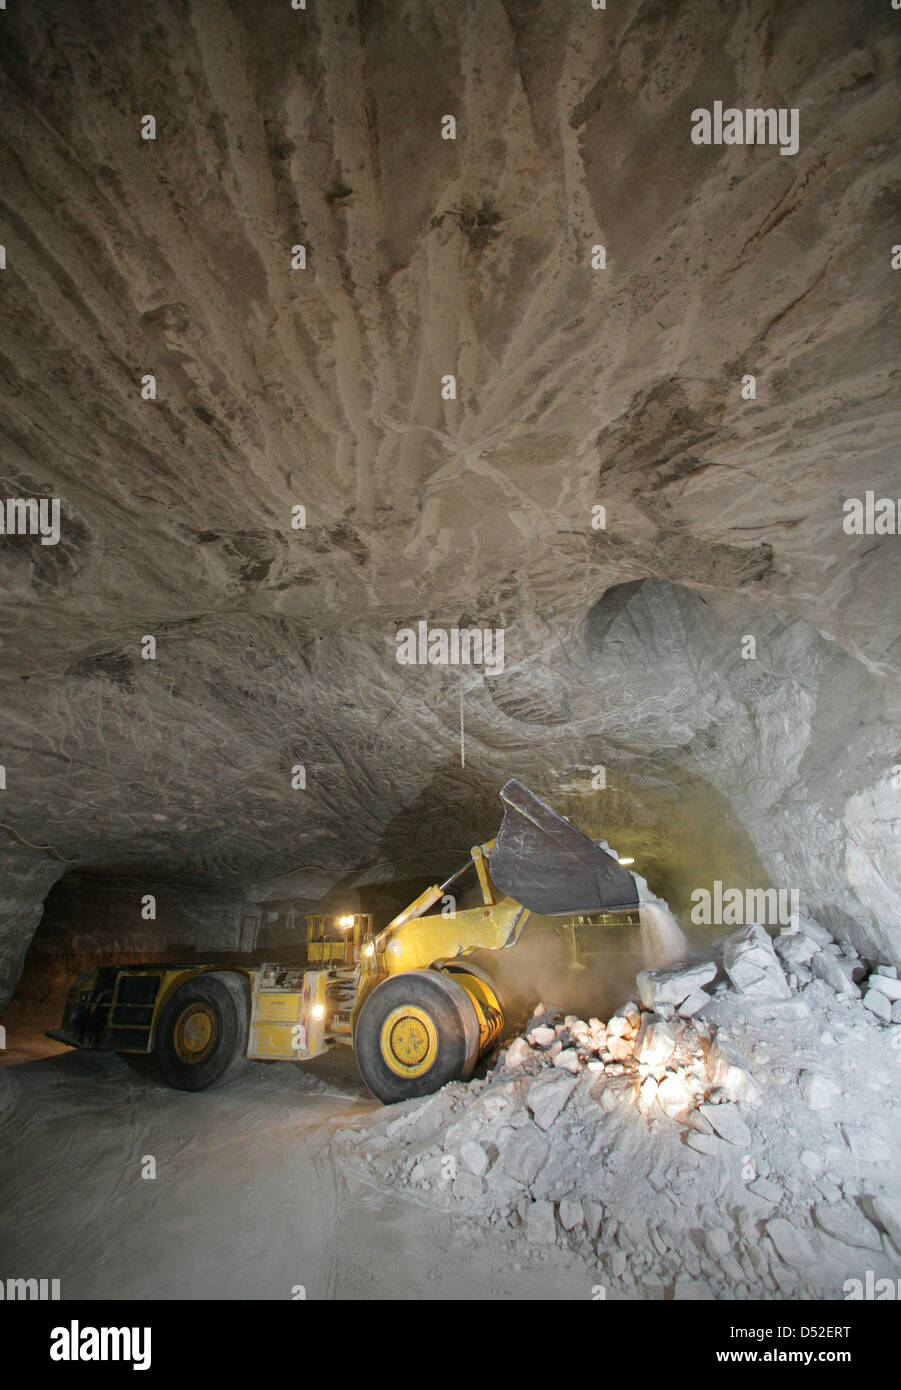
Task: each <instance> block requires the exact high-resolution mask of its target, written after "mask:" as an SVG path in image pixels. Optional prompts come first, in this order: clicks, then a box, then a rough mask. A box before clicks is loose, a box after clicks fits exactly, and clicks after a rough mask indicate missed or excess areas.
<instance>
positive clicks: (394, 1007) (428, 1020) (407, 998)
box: [354, 970, 479, 1105]
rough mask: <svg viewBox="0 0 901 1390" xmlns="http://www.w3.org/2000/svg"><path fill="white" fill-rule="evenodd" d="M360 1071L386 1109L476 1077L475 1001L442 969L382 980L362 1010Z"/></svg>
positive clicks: (357, 1035) (356, 1046)
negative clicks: (449, 1084) (473, 1070)
mask: <svg viewBox="0 0 901 1390" xmlns="http://www.w3.org/2000/svg"><path fill="white" fill-rule="evenodd" d="M354 1052H355V1053H356V1058H357V1066H358V1067H359V1069H360V1075H361V1076H362V1078H363V1080H364V1081H365V1082H366V1085H367V1086H368V1087H369V1089H370V1091H372V1093H373V1095H374V1096H377V1097H378V1099H379V1100H380V1101H383V1102H384V1103H385V1104H386V1105H390V1104H393V1103H394V1102H396V1101H400V1100H409V1099H411V1097H414V1096H426V1095H429V1094H430V1093H431V1092H432V1091H437V1090H439V1089H440V1088H441V1087H442V1086H444V1085H446V1083H447V1082H448V1081H459V1080H460V1079H461V1078H464V1079H465V1078H466V1077H469V1076H471V1075H472V1069H473V1067H474V1066H475V1064H476V1061H477V1059H478V1055H479V1025H478V1020H477V1018H476V1013H475V1009H474V1008H473V1004H472V1000H471V999H470V998H469V996H468V994H467V993H466V990H465V989H463V987H462V985H459V984H457V982H456V980H452V979H450V978H449V977H448V976H447V975H442V974H441V973H440V972H439V971H437V970H410V971H407V972H406V973H404V974H402V975H393V976H392V977H391V978H390V979H388V980H385V981H383V983H382V984H380V985H378V986H377V987H376V988H375V989H374V990H373V991H372V993H371V994H370V996H369V998H368V999H367V1000H366V1002H365V1003H364V1005H363V1007H362V1009H361V1010H360V1016H359V1018H358V1019H357V1027H356V1032H355V1034H354Z"/></svg>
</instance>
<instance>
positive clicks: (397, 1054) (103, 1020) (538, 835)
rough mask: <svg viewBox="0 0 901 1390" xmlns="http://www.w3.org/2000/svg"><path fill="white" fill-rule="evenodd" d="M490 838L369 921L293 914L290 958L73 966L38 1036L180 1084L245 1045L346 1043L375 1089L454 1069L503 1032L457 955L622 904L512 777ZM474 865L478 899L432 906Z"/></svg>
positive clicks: (432, 1081) (618, 882) (293, 1048)
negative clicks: (57, 1012)
mask: <svg viewBox="0 0 901 1390" xmlns="http://www.w3.org/2000/svg"><path fill="white" fill-rule="evenodd" d="M500 795H501V801H502V803H503V806H504V817H503V821H502V823H501V827H500V830H499V831H498V833H497V836H496V837H495V839H494V840H490V841H489V842H488V843H487V844H483V845H476V846H474V848H473V850H472V857H471V858H470V859H469V860H468V861H467V863H466V864H464V865H463V867H462V868H461V869H459V870H458V872H457V873H455V874H454V875H452V877H451V878H449V879H448V880H447V882H446V883H442V884H440V885H437V884H436V885H434V886H433V887H431V888H428V889H426V891H425V892H424V893H422V894H421V895H420V896H419V897H418V898H417V899H416V900H415V902H412V903H410V905H409V906H408V907H406V908H405V909H404V911H403V912H401V913H399V914H398V915H397V916H396V917H395V918H394V919H393V920H392V921H391V922H389V923H388V925H387V927H385V928H384V930H383V931H380V932H378V933H377V934H373V932H372V922H371V918H370V917H364V916H360V915H348V916H346V917H343V918H339V919H338V920H337V923H336V922H335V919H332V918H326V917H323V916H317V917H311V918H308V919H307V926H308V945H307V960H306V964H305V965H304V966H302V967H294V966H282V965H274V964H266V965H258V966H257V965H254V966H251V965H238V964H236V965H228V966H222V965H115V966H98V967H95V968H93V969H90V970H86V971H84V972H83V973H82V974H81V975H80V976H79V978H78V980H77V981H76V982H75V985H74V987H73V988H72V990H71V991H70V993H69V998H68V1002H67V1004H66V1009H65V1013H64V1016H63V1021H62V1026H61V1027H60V1028H58V1029H53V1030H51V1031H50V1032H48V1034H47V1036H48V1037H50V1038H54V1039H56V1040H57V1041H58V1042H64V1043H67V1044H69V1045H70V1046H72V1047H80V1048H96V1049H103V1050H107V1051H113V1052H118V1053H119V1054H120V1055H121V1056H122V1057H123V1058H125V1059H126V1060H128V1061H130V1062H132V1063H133V1064H135V1065H137V1066H139V1067H140V1066H145V1067H148V1068H151V1069H152V1070H154V1071H155V1072H156V1073H157V1074H158V1075H160V1076H161V1077H162V1078H163V1080H165V1081H167V1082H168V1083H169V1085H171V1086H174V1087H177V1088H178V1089H179V1090H185V1091H200V1090H205V1089H206V1088H207V1087H209V1086H218V1085H221V1084H222V1083H223V1082H225V1081H228V1080H229V1079H230V1078H231V1077H232V1076H234V1075H235V1074H236V1072H237V1071H239V1070H240V1069H241V1067H242V1066H243V1064H244V1062H245V1060H246V1059H248V1058H250V1059H255V1060H264V1061H271V1060H274V1059H279V1058H281V1059H285V1060H293V1061H305V1060H308V1059H309V1058H311V1057H318V1056H319V1055H320V1054H321V1053H323V1052H325V1051H327V1050H328V1049H329V1048H330V1047H333V1046H335V1045H337V1044H342V1043H343V1044H347V1045H351V1046H353V1049H354V1052H355V1054H356V1059H357V1065H358V1067H359V1070H360V1073H361V1075H362V1077H363V1080H364V1081H365V1082H366V1085H367V1086H368V1087H369V1089H370V1090H371V1091H372V1092H373V1094H374V1095H376V1096H377V1097H378V1098H379V1100H381V1101H384V1102H386V1103H387V1102H393V1101H399V1100H406V1099H408V1098H409V1097H411V1096H422V1095H426V1094H428V1093H429V1092H431V1091H435V1090H438V1088H439V1087H441V1086H443V1085H445V1084H446V1083H447V1082H448V1081H454V1080H461V1079H462V1080H466V1079H468V1078H469V1077H470V1076H471V1075H472V1072H473V1070H474V1068H475V1066H476V1063H477V1062H478V1060H479V1057H481V1056H483V1055H484V1054H485V1053H486V1052H487V1051H489V1050H490V1049H491V1047H492V1046H493V1045H494V1044H495V1043H496V1042H497V1040H498V1039H499V1038H500V1037H501V1035H502V1033H503V1029H504V1024H505V1018H504V1010H503V1007H502V1004H501V1001H500V998H499V997H498V991H497V988H496V986H495V985H494V984H493V983H492V980H491V978H490V977H489V975H488V974H487V973H486V972H485V971H484V970H482V969H481V968H480V967H479V966H478V965H477V964H476V963H475V962H474V961H472V960H470V959H469V957H470V955H471V953H472V952H473V951H476V950H479V949H482V950H490V951H499V950H503V949H504V948H506V947H508V946H513V945H515V943H516V942H517V940H518V939H519V937H520V934H521V933H522V929H523V927H524V926H525V923H526V920H527V918H528V917H529V915H530V913H533V912H534V913H536V914H540V915H542V916H554V917H571V916H573V915H576V916H584V915H586V914H591V913H599V912H600V913H611V912H612V913H620V912H632V913H634V912H635V911H636V909H637V908H638V905H639V898H638V890H637V887H636V883H635V879H634V878H633V876H632V874H630V873H629V872H628V870H626V869H624V868H622V867H621V866H620V864H619V863H618V861H617V860H616V859H614V858H613V857H612V855H610V854H608V853H607V852H606V851H605V850H603V849H601V848H600V846H598V845H596V844H595V843H594V841H593V840H589V839H588V838H587V837H586V836H585V835H583V834H582V833H581V831H579V830H577V829H576V828H575V826H573V825H571V824H570V822H569V821H568V820H566V819H564V818H563V817H562V816H559V815H558V814H557V812H556V811H554V810H553V809H552V808H551V807H550V806H548V805H547V803H546V802H544V801H542V800H541V798H540V797H538V796H536V795H535V794H534V792H531V791H529V789H528V788H527V787H524V786H523V785H522V783H520V782H517V781H515V780H511V781H509V782H507V783H506V785H505V786H504V787H503V789H502V790H501V794H500ZM471 867H474V868H475V871H476V874H477V876H478V883H479V888H480V889H481V898H482V902H481V904H480V906H478V907H473V908H468V909H465V910H462V911H459V912H455V913H451V914H450V915H444V914H443V913H441V912H430V911H429V909H430V908H434V907H435V906H436V905H437V904H438V903H439V902H441V900H442V898H443V897H444V895H445V894H446V893H447V890H448V889H449V888H450V887H451V885H452V884H453V883H454V882H455V881H456V880H457V879H459V878H460V877H461V876H462V875H463V874H464V873H465V872H466V871H467V869H469V868H471Z"/></svg>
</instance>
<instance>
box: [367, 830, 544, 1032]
mask: <svg viewBox="0 0 901 1390" xmlns="http://www.w3.org/2000/svg"><path fill="white" fill-rule="evenodd" d="M493 848H494V840H489V841H487V843H486V844H483V845H475V846H474V847H473V850H472V856H471V858H470V859H469V860H467V862H466V863H465V864H464V865H463V866H462V868H460V869H458V870H457V872H456V873H455V874H452V875H451V877H450V878H449V879H447V880H446V881H445V882H444V883H442V884H433V885H432V887H430V888H427V889H426V890H425V892H424V893H421V894H420V895H419V897H418V898H416V899H415V900H414V901H413V902H412V903H410V904H409V906H408V907H405V908H404V910H403V912H399V913H398V914H397V916H396V917H395V918H393V920H392V921H390V922H389V923H388V925H387V927H385V929H384V930H383V931H381V932H380V933H379V934H378V936H376V937H375V939H374V940H373V942H372V943H371V947H372V949H371V951H370V952H369V953H368V954H365V953H364V955H363V959H362V962H361V966H362V969H361V978H360V986H359V991H358V995H357V1003H356V1007H355V1010H354V1013H355V1014H356V1013H357V1012H358V1011H359V1009H360V1007H361V1006H362V1004H363V1002H364V1000H365V998H366V996H367V995H368V994H369V993H370V992H371V990H373V989H374V988H375V986H376V985H377V984H379V983H380V982H381V981H382V980H384V979H386V978H388V977H389V976H391V975H400V974H402V973H404V972H405V971H408V970H424V969H427V968H428V967H429V966H430V965H432V964H433V963H434V962H435V961H438V960H451V959H453V957H455V956H461V955H464V954H468V953H469V952H470V951H476V950H479V949H481V950H487V951H501V950H503V949H504V948H505V947H507V946H513V945H515V944H516V942H517V941H518V940H519V936H520V933H521V932H522V929H523V927H524V926H525V924H526V920H527V918H528V917H529V910H528V908H525V907H523V906H522V904H521V903H518V902H516V901H514V899H513V898H508V897H503V896H502V895H501V894H500V893H498V890H497V889H496V888H495V886H494V883H493V882H492V880H491V873H490V855H491V850H492V849H493ZM473 864H474V865H475V868H476V873H477V874H478V878H479V886H480V888H481V890H482V902H483V905H482V906H481V907H472V908H467V909H465V910H463V911H460V912H457V911H455V912H453V913H452V914H450V915H448V916H445V915H444V914H442V913H432V914H430V915H429V916H426V915H425V914H426V913H428V911H429V908H430V907H434V905H435V904H436V903H437V902H440V900H441V899H442V898H443V897H444V895H445V893H446V891H447V889H448V888H450V886H451V884H452V883H455V882H456V880H457V879H458V878H460V877H461V875H462V874H464V873H465V872H466V870H467V869H468V868H470V866H471V865H473Z"/></svg>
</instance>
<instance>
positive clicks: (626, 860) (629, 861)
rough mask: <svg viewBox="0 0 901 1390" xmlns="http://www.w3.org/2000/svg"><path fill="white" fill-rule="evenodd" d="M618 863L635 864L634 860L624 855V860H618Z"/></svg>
mask: <svg viewBox="0 0 901 1390" xmlns="http://www.w3.org/2000/svg"><path fill="white" fill-rule="evenodd" d="M619 862H620V864H634V863H635V860H634V859H630V858H629V856H628V855H626V857H625V859H620V861H619Z"/></svg>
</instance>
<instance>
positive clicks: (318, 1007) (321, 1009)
mask: <svg viewBox="0 0 901 1390" xmlns="http://www.w3.org/2000/svg"><path fill="white" fill-rule="evenodd" d="M312 1013H313V1017H314V1018H322V1017H323V1015H324V1014H325V1005H324V1004H314V1005H313V1009H312Z"/></svg>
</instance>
